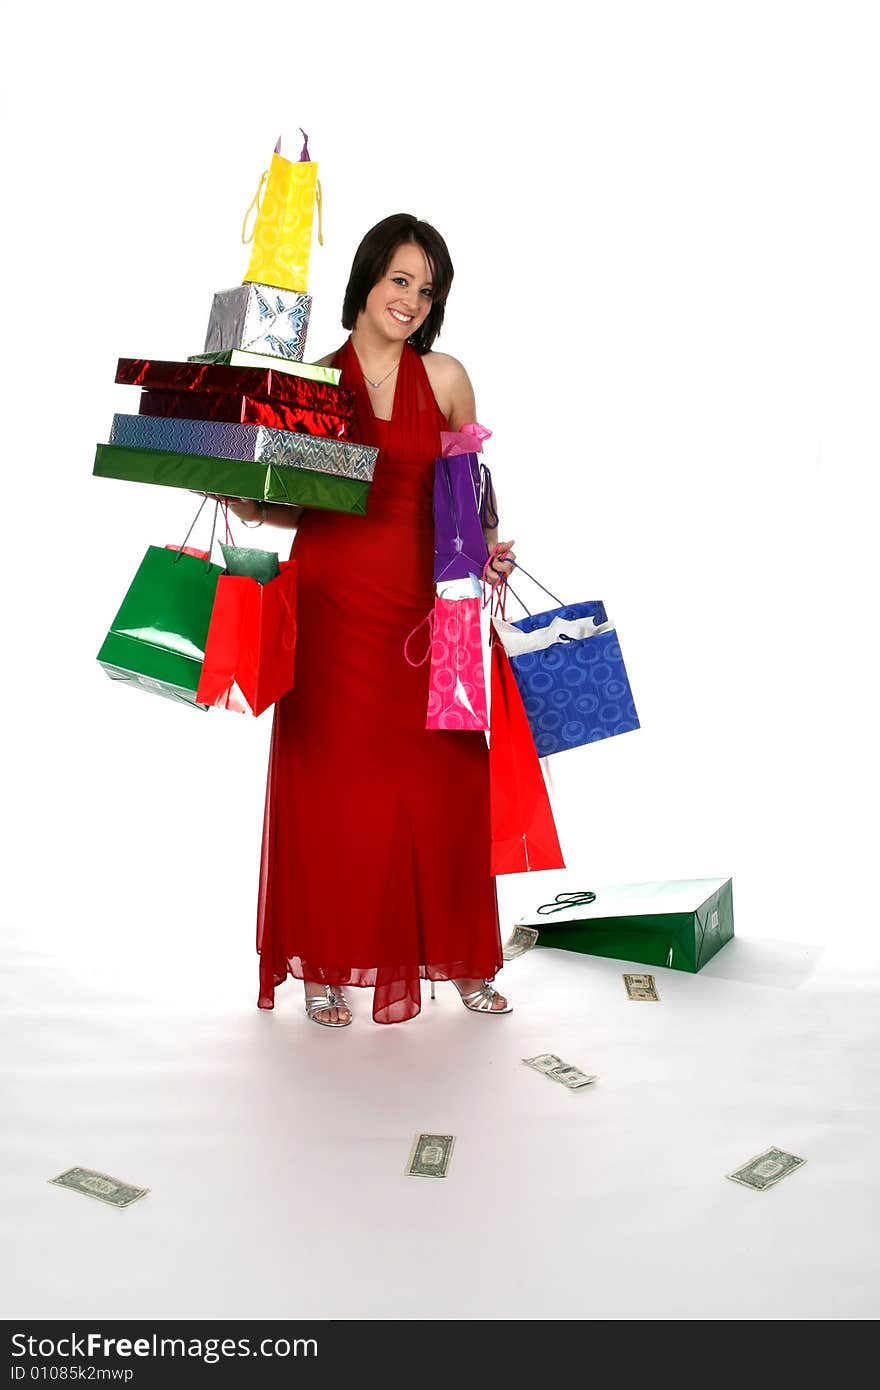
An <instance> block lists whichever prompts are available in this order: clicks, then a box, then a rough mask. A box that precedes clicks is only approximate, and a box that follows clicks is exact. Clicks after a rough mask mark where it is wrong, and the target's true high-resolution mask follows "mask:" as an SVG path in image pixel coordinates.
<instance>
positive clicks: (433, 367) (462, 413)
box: [422, 352, 476, 429]
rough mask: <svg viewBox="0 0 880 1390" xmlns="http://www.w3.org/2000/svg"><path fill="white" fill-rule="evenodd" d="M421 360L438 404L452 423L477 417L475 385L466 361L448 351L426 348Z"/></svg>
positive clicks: (460, 422) (455, 424) (452, 425)
mask: <svg viewBox="0 0 880 1390" xmlns="http://www.w3.org/2000/svg"><path fill="white" fill-rule="evenodd" d="M422 361H423V362H424V364H425V371H426V372H427V374H428V380H429V381H430V383H431V389H432V391H433V392H434V395H435V397H436V399H437V404H438V405H439V407H440V409H441V410H442V411H443V414H444V415H445V416H446V418H447V420H448V421H449V423H450V425H451V427H452V428H453V429H455V428H456V427H457V426H458V425H462V424H464V423H465V421H467V420H473V419H475V418H476V404H475V402H474V388H473V385H472V383H471V379H470V377H469V376H468V374H467V372H466V371H465V368H464V364H463V363H461V362H459V360H458V358H457V357H450V355H449V353H447V352H426V353H425V355H424V357H423V358H422Z"/></svg>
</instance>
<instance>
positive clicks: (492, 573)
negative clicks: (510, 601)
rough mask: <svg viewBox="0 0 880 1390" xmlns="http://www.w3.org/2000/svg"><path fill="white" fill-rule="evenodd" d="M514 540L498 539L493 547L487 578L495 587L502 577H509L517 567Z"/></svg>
mask: <svg viewBox="0 0 880 1390" xmlns="http://www.w3.org/2000/svg"><path fill="white" fill-rule="evenodd" d="M513 546H514V542H513V541H498V542H497V543H496V544H495V545H494V546H493V547H492V549H491V552H490V553H491V555H492V559H491V560H490V562H489V566H488V568H487V570H486V578H487V579H488V581H489V583H490V584H491V585H492V588H493V589H494V588H495V585H496V584H500V583H501V581H502V579H507V578H508V577H509V576H510V575H511V574H512V573H513V571H514V570H515V569H516V555H515V554H514V551H513Z"/></svg>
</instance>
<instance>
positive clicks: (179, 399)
mask: <svg viewBox="0 0 880 1390" xmlns="http://www.w3.org/2000/svg"><path fill="white" fill-rule="evenodd" d="M324 389H329V388H324ZM140 414H141V415H152V416H161V417H163V418H168V417H176V418H178V419H181V420H223V421H225V422H228V423H231V424H243V425H268V426H269V428H270V429H274V430H290V431H292V432H293V433H295V434H310V435H313V436H316V437H317V438H319V439H344V440H349V439H350V438H351V430H350V422H349V420H348V419H347V418H346V417H343V416H341V415H336V414H331V413H330V412H329V411H324V410H309V409H304V408H303V407H301V406H295V405H285V404H282V403H281V402H280V401H269V400H258V399H257V398H256V397H254V396H239V395H221V394H220V392H219V391H153V390H149V391H142V392H141V399H140Z"/></svg>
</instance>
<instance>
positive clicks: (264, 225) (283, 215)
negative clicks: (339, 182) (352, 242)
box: [241, 132, 324, 294]
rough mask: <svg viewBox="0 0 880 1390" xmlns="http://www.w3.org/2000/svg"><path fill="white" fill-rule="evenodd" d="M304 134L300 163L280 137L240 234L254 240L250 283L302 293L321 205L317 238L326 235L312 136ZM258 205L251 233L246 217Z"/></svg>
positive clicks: (248, 271)
mask: <svg viewBox="0 0 880 1390" xmlns="http://www.w3.org/2000/svg"><path fill="white" fill-rule="evenodd" d="M303 135H304V136H305V143H304V145H303V148H302V154H301V155H300V157H299V160H298V161H297V162H294V161H293V160H291V159H285V158H284V156H283V155H282V154H281V153H280V148H281V141H280V139H279V141H278V144H277V145H276V146H275V153H274V154H273V155H272V163H271V164H270V166H269V169H268V170H267V172H266V173H264V174H263V175H262V177H261V178H260V184H259V187H258V188H257V192H256V194H255V195H254V200H253V202H252V203H251V206H250V207H249V208H248V210H247V212H246V213H245V218H244V226H243V227H242V233H241V239H242V241H243V242H244V244H245V245H247V244H248V242H249V241H251V240H253V249H252V251H251V259H250V264H249V265H248V268H247V274H246V275H245V277H244V280H245V284H247V282H248V281H254V282H256V283H257V284H260V285H272V286H273V287H274V288H276V289H281V290H295V291H296V292H297V293H298V294H305V292H306V289H307V286H308V276H309V252H310V251H311V247H312V221H313V217H314V210H315V205H316V204H317V207H318V242H319V243H320V245H322V246H323V244H324V238H323V235H322V229H321V185H320V183H319V182H318V166H317V164H315V163H313V162H312V160H311V159H310V157H309V138H308V136H307V135H305V132H303ZM261 195H262V196H261ZM254 206H256V210H257V216H256V221H255V223H254V228H253V231H252V233H251V235H250V236H246V235H245V231H246V227H247V221H248V218H249V217H250V213H251V208H253V207H254Z"/></svg>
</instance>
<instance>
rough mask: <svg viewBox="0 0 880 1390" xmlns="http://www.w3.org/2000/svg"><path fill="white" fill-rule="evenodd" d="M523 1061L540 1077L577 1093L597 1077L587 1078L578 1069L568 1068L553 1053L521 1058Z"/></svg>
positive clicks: (584, 1073) (566, 1064)
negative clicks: (556, 1082)
mask: <svg viewBox="0 0 880 1390" xmlns="http://www.w3.org/2000/svg"><path fill="white" fill-rule="evenodd" d="M523 1061H524V1062H525V1064H526V1066H527V1067H531V1068H532V1069H533V1070H534V1071H539V1072H540V1073H541V1075H542V1076H548V1077H549V1078H550V1080H551V1081H558V1082H559V1083H560V1084H561V1085H563V1086H567V1087H568V1089H569V1090H570V1091H579V1090H580V1088H581V1086H589V1085H590V1084H591V1082H593V1081H597V1080H598V1077H596V1076H588V1075H587V1073H586V1072H583V1071H581V1070H580V1069H579V1068H578V1067H570V1066H569V1065H568V1063H567V1062H563V1060H562V1058H561V1057H557V1056H556V1054H555V1053H553V1052H542V1053H540V1054H539V1055H538V1056H537V1057H523Z"/></svg>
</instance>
